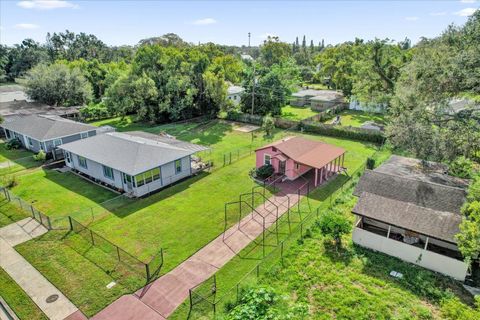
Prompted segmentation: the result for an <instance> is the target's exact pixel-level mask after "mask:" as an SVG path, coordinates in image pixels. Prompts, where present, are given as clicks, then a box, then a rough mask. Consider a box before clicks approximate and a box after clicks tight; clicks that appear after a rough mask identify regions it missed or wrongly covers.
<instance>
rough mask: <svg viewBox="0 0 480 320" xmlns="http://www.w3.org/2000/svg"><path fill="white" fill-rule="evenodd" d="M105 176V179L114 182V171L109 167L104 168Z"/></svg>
mask: <svg viewBox="0 0 480 320" xmlns="http://www.w3.org/2000/svg"><path fill="white" fill-rule="evenodd" d="M103 175H104V176H105V178H108V179H110V180H114V178H113V169H112V168H110V167H107V166H103Z"/></svg>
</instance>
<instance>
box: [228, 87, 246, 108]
mask: <svg viewBox="0 0 480 320" xmlns="http://www.w3.org/2000/svg"><path fill="white" fill-rule="evenodd" d="M244 92H245V89H244V88H242V87H239V86H230V87H228V89H227V99H228V100H231V101H232V102H233V103H234V104H235V105H238V104H239V103H240V100H241V98H242V94H243V93H244Z"/></svg>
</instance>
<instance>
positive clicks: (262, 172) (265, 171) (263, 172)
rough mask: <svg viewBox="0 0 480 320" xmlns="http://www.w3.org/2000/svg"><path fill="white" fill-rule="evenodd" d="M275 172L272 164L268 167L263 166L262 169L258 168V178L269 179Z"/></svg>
mask: <svg viewBox="0 0 480 320" xmlns="http://www.w3.org/2000/svg"><path fill="white" fill-rule="evenodd" d="M273 172H274V169H273V167H272V165H270V164H266V165H263V166H261V167H260V168H257V170H256V172H255V173H256V175H257V177H258V178H260V179H262V180H263V179H266V178H268V177H270V176H271V175H272V174H273Z"/></svg>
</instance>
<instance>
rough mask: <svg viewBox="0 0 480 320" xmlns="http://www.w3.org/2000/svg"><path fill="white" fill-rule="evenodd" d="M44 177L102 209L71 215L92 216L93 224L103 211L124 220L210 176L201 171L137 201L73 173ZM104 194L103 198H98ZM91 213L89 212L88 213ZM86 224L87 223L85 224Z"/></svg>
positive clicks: (53, 173) (47, 173)
mask: <svg viewBox="0 0 480 320" xmlns="http://www.w3.org/2000/svg"><path fill="white" fill-rule="evenodd" d="M44 171H45V176H46V178H47V179H49V180H50V181H52V182H54V183H56V184H58V185H60V186H62V187H64V188H66V189H68V190H69V191H72V192H74V193H76V194H78V195H80V196H82V197H85V198H88V199H89V200H91V201H93V202H95V203H96V204H98V206H99V207H101V208H103V209H104V211H103V212H99V211H98V208H95V209H94V208H93V207H92V208H89V209H85V210H83V211H84V212H74V213H71V215H73V217H74V218H75V216H77V215H78V214H81V213H83V214H85V215H87V216H88V215H89V214H91V215H92V217H91V218H92V219H91V220H92V221H91V222H93V221H94V220H95V219H96V216H97V215H101V214H102V213H104V212H105V211H108V212H111V213H113V214H115V215H116V216H117V217H119V218H124V217H127V216H129V215H130V214H132V213H135V212H137V211H139V210H142V209H144V208H146V207H148V206H150V205H152V204H154V203H156V202H158V201H161V200H165V199H168V198H169V197H172V196H174V195H176V194H177V193H180V192H182V191H184V190H187V189H188V188H190V187H191V185H192V184H194V183H196V182H197V181H199V180H200V179H203V178H205V177H207V176H209V175H210V173H209V172H207V171H203V172H201V173H199V174H197V175H195V176H189V177H186V178H185V179H182V180H179V181H177V182H175V183H173V184H170V185H168V186H165V187H164V188H162V189H158V190H155V192H152V193H151V194H150V195H148V196H145V197H143V198H139V199H130V198H128V197H126V196H120V195H116V194H114V193H113V192H109V191H108V190H106V189H104V188H102V187H100V186H97V185H95V184H93V183H92V182H89V181H86V180H83V179H82V178H80V177H77V176H75V175H74V174H73V173H59V172H56V171H52V170H44ZM65 175H71V176H70V177H69V178H68V179H65ZM101 194H104V195H105V196H101V197H100V196H99V195H101ZM90 211H91V212H90ZM82 222H83V223H85V221H82ZM87 224H88V223H87Z"/></svg>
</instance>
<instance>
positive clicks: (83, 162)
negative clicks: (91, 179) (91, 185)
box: [77, 156, 87, 169]
mask: <svg viewBox="0 0 480 320" xmlns="http://www.w3.org/2000/svg"><path fill="white" fill-rule="evenodd" d="M77 158H78V165H79V166H80V167H82V168H85V169H87V159H85V158H84V157H80V156H77Z"/></svg>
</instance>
